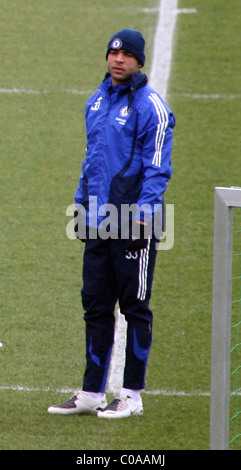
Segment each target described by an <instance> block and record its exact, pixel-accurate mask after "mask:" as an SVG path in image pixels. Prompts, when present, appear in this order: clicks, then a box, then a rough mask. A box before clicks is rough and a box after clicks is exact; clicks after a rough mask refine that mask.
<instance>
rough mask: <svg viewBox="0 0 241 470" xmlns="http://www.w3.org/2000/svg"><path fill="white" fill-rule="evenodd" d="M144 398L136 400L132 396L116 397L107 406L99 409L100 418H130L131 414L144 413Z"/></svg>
mask: <svg viewBox="0 0 241 470" xmlns="http://www.w3.org/2000/svg"><path fill="white" fill-rule="evenodd" d="M142 413H143V405H142V399H141V398H140V400H138V401H136V400H133V398H131V397H128V396H127V397H122V396H120V397H119V398H116V399H115V400H113V401H112V403H110V404H109V405H108V406H106V408H104V409H102V410H99V411H98V413H97V416H98V418H129V417H130V416H137V415H142Z"/></svg>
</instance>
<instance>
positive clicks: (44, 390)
mask: <svg viewBox="0 0 241 470" xmlns="http://www.w3.org/2000/svg"><path fill="white" fill-rule="evenodd" d="M0 390H7V391H14V392H40V393H48V392H50V393H55V394H57V393H63V394H66V393H67V394H70V393H74V390H73V389H70V388H65V387H64V388H57V389H54V388H51V387H42V388H41V387H27V386H23V385H0ZM143 393H144V394H146V395H161V396H165V397H209V396H210V392H202V391H191V392H184V391H182V390H180V391H175V390H163V389H160V390H144V391H143Z"/></svg>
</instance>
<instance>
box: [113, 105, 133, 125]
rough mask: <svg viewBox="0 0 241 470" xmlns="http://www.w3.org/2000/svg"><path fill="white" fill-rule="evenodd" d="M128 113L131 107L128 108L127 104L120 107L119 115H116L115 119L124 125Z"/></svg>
mask: <svg viewBox="0 0 241 470" xmlns="http://www.w3.org/2000/svg"><path fill="white" fill-rule="evenodd" d="M130 113H131V109H130V108H128V106H123V107H122V108H121V109H120V112H119V116H117V117H116V118H115V119H116V121H118V122H119V124H120V125H122V126H124V125H125V123H126V118H127V117H128V116H129V114H130Z"/></svg>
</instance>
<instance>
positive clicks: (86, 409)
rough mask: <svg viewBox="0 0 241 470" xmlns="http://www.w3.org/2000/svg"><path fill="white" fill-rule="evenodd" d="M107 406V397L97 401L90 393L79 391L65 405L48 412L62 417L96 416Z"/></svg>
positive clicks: (50, 408) (54, 406) (54, 407)
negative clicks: (77, 415) (73, 415)
mask: <svg viewBox="0 0 241 470" xmlns="http://www.w3.org/2000/svg"><path fill="white" fill-rule="evenodd" d="M106 405H107V401H106V396H105V395H103V397H102V398H101V399H95V398H91V397H90V396H89V395H88V393H85V392H83V391H79V392H77V393H76V394H75V395H74V396H73V397H72V398H70V400H67V401H66V402H65V403H62V404H61V405H53V406H50V407H49V408H48V412H49V413H52V414H60V415H69V414H96V413H97V412H98V410H100V409H102V408H105V406H106Z"/></svg>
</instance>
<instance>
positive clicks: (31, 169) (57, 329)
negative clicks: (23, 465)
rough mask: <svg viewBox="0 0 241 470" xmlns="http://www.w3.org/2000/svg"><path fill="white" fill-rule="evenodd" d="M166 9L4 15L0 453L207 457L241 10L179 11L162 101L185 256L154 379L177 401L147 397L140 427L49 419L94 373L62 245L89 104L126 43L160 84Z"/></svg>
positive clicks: (161, 269) (164, 319)
mask: <svg viewBox="0 0 241 470" xmlns="http://www.w3.org/2000/svg"><path fill="white" fill-rule="evenodd" d="M158 6H159V2H158V1H157V0H155V1H154V0H138V1H134V0H128V1H127V0H123V1H121V2H119V3H113V2H112V1H110V0H104V1H102V2H99V1H97V0H93V1H91V2H87V1H85V0H83V1H80V0H69V1H68V2H66V1H64V0H52V1H51V2H49V1H47V0H39V1H38V2H36V1H35V0H26V1H23V0H18V1H17V0H2V1H1V7H0V8H1V15H0V31H1V44H2V45H1V78H0V89H1V93H0V100H1V117H0V119H1V139H0V153H1V157H0V200H1V206H0V220H1V229H0V260H1V265H0V341H1V342H2V343H3V347H2V348H1V349H0V363H1V381H0V382H1V383H0V386H1V388H0V399H1V418H0V420H1V435H0V449H2V450H4V449H8V450H12V449H13V450H18V449H27V450H38V449H40V450H45V449H46V450H47V449H50V450H51V449H55V450H60V449H61V450H64V449H69V450H71V449H79V450H81V449H83V450H85V449H88V450H91V449H99V450H104V449H109V450H110V449H120V450H132V449H140V450H141V449H142V450H145V449H146V450H147V449H151V450H159V449H163V450H165V449H167V450H168V449H171V450H177V449H181V450H182V449H188V450H192V449H197V450H205V449H208V448H209V396H208V392H209V390H210V356H211V296H212V292H211V289H212V238H213V202H214V201H213V195H214V187H215V186H241V181H240V140H239V139H240V129H239V127H240V122H239V116H240V101H241V100H240V74H239V54H240V49H241V45H240V24H239V14H238V13H239V8H240V5H239V1H238V0H232V1H229V2H227V1H226V0H213V1H212V2H210V1H209V0H192V1H191V0H185V1H184V0H179V5H178V6H179V8H180V9H181V8H195V9H196V10H197V11H196V13H189V14H188V13H186V14H185V13H180V14H179V15H178V17H177V24H176V30H175V37H174V44H173V46H174V47H173V60H172V69H171V76H170V81H169V88H168V96H167V101H168V104H169V105H170V106H171V107H172V109H173V111H174V112H175V115H176V119H177V126H176V130H175V138H174V150H173V168H174V172H173V178H172V180H171V182H170V186H169V189H168V191H167V196H166V203H170V204H174V206H175V242H174V247H173V248H172V249H171V250H170V251H162V252H159V253H158V257H157V266H156V272H155V280H154V287H153V296H152V308H153V312H154V342H153V347H152V350H151V354H150V360H149V367H148V373H147V380H146V388H147V390H148V391H150V390H165V391H170V392H175V393H173V394H167V395H165V394H162V395H151V394H147V393H144V394H143V401H144V415H143V416H142V417H140V418H136V419H134V418H133V419H132V420H131V423H130V422H129V421H128V420H120V421H121V422H120V421H118V422H111V423H109V422H103V420H99V421H101V422H99V421H98V420H97V419H96V418H95V417H80V416H73V417H61V416H51V415H48V414H47V412H46V410H47V407H48V406H49V405H51V404H53V403H57V402H59V401H64V400H65V399H66V398H67V397H68V396H69V395H67V394H64V393H60V392H59V393H57V392H56V390H60V389H66V388H68V389H73V390H74V389H76V388H78V387H79V386H80V384H81V382H82V374H83V368H84V363H85V358H84V350H85V344H84V322H83V320H82V316H83V311H82V306H81V301H80V293H79V291H80V288H81V270H82V253H83V246H82V244H81V243H79V242H78V241H77V240H76V241H70V240H69V239H68V238H67V237H66V234H65V229H66V224H67V222H68V220H69V219H68V218H67V217H66V215H65V214H66V208H67V207H68V206H69V205H70V204H72V203H73V195H74V192H75V189H76V186H77V182H78V178H79V173H80V168H81V162H82V159H83V156H84V151H85V132H84V119H83V113H84V107H85V103H86V100H87V98H88V96H89V95H90V93H92V92H93V91H95V89H96V87H97V86H98V84H99V83H100V81H101V80H102V78H103V77H104V74H105V71H106V65H105V50H106V44H107V42H108V40H109V37H110V35H112V33H113V32H114V31H116V30H119V29H121V28H123V27H130V28H136V29H139V30H141V31H142V32H143V34H144V35H145V37H146V41H147V50H146V52H147V63H146V66H145V68H144V71H145V72H146V73H149V72H150V68H151V53H152V47H153V38H154V33H155V29H156V25H157V12H156V10H155V9H156V8H158ZM151 8H154V11H151V10H150V11H149V12H148V10H145V12H144V11H143V9H151ZM160 80H161V77H160ZM4 90H5V91H4ZM6 90H12V92H11V93H8V92H6ZM13 90H15V91H16V90H25V91H28V92H29V91H31V90H32V93H23V92H22V93H16V92H15V93H14V92H13ZM71 90H72V91H73V90H78V91H79V92H81V93H79V94H77V93H76V94H74V93H72V92H70V91H71ZM4 386H5V387H6V388H4ZM16 386H21V387H23V388H24V390H21V391H20V390H15V389H14V387H16ZM180 392H184V393H183V394H182V393H180ZM104 421H105V420H104ZM239 447H240V448H241V445H240V442H239Z"/></svg>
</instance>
